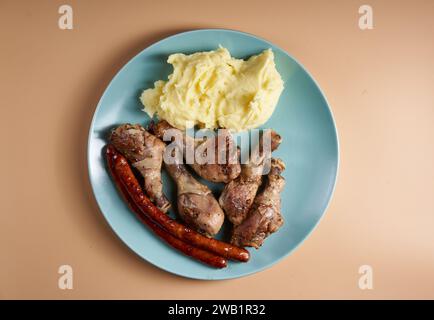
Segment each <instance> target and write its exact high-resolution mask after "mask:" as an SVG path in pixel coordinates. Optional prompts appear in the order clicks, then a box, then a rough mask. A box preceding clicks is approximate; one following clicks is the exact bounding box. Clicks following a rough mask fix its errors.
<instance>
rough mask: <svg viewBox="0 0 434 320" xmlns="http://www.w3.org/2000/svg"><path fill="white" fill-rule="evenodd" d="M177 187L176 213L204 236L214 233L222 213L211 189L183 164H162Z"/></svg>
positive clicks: (219, 226)
mask: <svg viewBox="0 0 434 320" xmlns="http://www.w3.org/2000/svg"><path fill="white" fill-rule="evenodd" d="M164 165H165V167H166V169H167V171H168V172H169V174H170V175H171V176H172V178H173V179H174V180H175V182H176V185H177V187H178V213H179V215H180V216H181V218H182V220H184V221H185V223H186V224H187V225H188V226H190V227H192V228H193V229H195V230H197V231H198V232H200V233H203V234H205V235H206V236H209V237H212V236H214V235H216V234H217V233H218V232H219V230H220V228H221V226H222V224H223V221H224V213H223V211H222V209H221V208H220V206H219V204H218V202H217V200H216V199H215V198H214V195H213V194H212V192H211V190H209V189H208V187H207V186H205V185H203V184H201V183H199V182H198V181H197V180H196V179H195V178H194V177H193V176H192V175H191V174H190V173H189V172H188V171H187V168H186V166H185V165H184V164H177V163H175V164H167V163H165V164H164Z"/></svg>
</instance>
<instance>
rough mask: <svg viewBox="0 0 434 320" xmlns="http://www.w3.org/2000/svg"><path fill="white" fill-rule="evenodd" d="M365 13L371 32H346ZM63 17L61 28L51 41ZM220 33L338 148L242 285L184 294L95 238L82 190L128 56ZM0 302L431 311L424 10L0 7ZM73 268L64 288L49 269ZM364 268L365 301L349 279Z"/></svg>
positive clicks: (265, 4) (433, 54)
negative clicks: (303, 100) (316, 101)
mask: <svg viewBox="0 0 434 320" xmlns="http://www.w3.org/2000/svg"><path fill="white" fill-rule="evenodd" d="M365 2H367V3H369V4H370V5H372V6H373V9H374V24H375V28H374V30H370V31H361V30H360V29H359V28H358V26H357V21H358V17H359V14H358V8H359V6H360V5H362V4H364V3H365ZM64 3H68V4H71V5H72V7H73V9H74V30H72V31H62V30H59V28H58V27H57V19H58V17H59V14H58V13H57V10H58V7H59V6H60V5H61V4H64ZM213 27H216V28H217V27H218V28H232V29H238V30H242V31H246V32H249V33H253V34H257V35H259V36H261V37H264V38H266V39H268V40H270V41H272V42H274V43H275V44H277V45H279V46H280V47H282V48H284V49H285V50H287V51H288V52H290V53H291V54H292V55H294V56H295V57H296V58H297V59H298V60H299V61H300V62H301V63H302V64H304V65H305V66H306V67H307V68H308V69H309V71H310V72H311V73H312V74H313V76H314V77H315V78H316V79H317V80H318V82H319V84H320V85H321V86H322V88H323V89H324V91H325V93H326V95H327V97H328V99H329V101H330V103H331V106H332V109H333V112H334V115H335V118H336V122H337V125H338V129H339V136H340V144H341V167H340V172H339V179H338V184H337V188H336V192H335V194H334V198H333V200H332V202H331V205H330V207H329V209H328V212H327V214H326V216H325V218H324V219H323V220H322V222H321V223H320V225H319V227H318V228H317V229H316V231H315V232H314V233H313V234H312V235H311V237H309V239H308V240H307V241H306V242H305V243H304V244H303V245H302V246H301V247H300V248H299V249H298V250H296V251H295V252H294V253H293V254H292V255H291V256H289V257H288V258H287V259H285V260H284V261H282V262H281V263H279V264H277V265H276V266H274V267H272V268H270V269H268V270H266V271H263V272H260V273H258V274H255V275H252V276H248V277H246V278H241V279H237V280H228V281H216V282H205V281H193V280H188V279H183V278H180V277H177V276H173V275H171V274H168V273H166V272H164V271H160V270H159V269H157V268H155V267H153V266H152V265H150V264H148V263H146V262H144V261H142V260H141V259H140V258H139V257H138V256H136V255H135V254H134V253H132V252H130V251H129V250H128V249H127V248H126V247H125V246H124V245H123V244H122V243H121V241H120V240H119V239H118V238H117V237H116V236H115V235H114V233H113V232H112V231H111V230H110V228H109V227H108V225H107V224H106V222H105V220H104V219H103V217H102V215H101V214H100V212H99V211H98V208H97V205H96V203H95V200H94V198H93V195H92V191H91V188H90V185H89V181H88V177H87V167H86V140H87V133H88V128H89V125H90V121H91V117H92V114H93V112H94V109H95V107H96V104H97V102H98V100H99V98H100V96H101V94H102V92H103V90H104V89H105V87H106V86H107V84H108V83H109V81H110V79H111V78H112V77H113V76H114V75H115V73H116V72H117V70H118V69H119V68H120V67H121V66H122V65H123V64H125V63H126V62H127V61H128V60H129V59H130V58H131V57H133V56H134V55H135V54H136V53H138V52H139V51H140V50H142V49H143V48H145V47H146V46H148V45H149V44H151V43H152V42H154V41H156V40H159V39H161V38H163V37H165V36H168V35H170V34H173V33H176V32H180V31H184V30H188V29H195V28H213ZM0 36H1V38H0V39H1V50H0V81H1V82H0V88H1V89H0V90H1V108H0V112H1V120H2V124H1V126H0V130H1V134H0V139H1V146H2V148H3V151H2V152H1V155H2V156H1V160H0V161H1V165H0V170H1V179H0V181H1V182H0V188H1V190H0V195H1V202H0V213H1V215H0V250H1V255H0V259H1V260H0V298H55V299H70V298H84V299H87V298H145V299H146V298H167V299H183V298H229V299H231V298H246V299H261V298H265V299H269V298H279V299H280V298H358V299H359V298H360V299H366V298H375V299H377V298H434V200H433V189H434V166H433V163H434V145H433V138H434V125H433V120H434V90H433V89H434V88H433V84H434V61H433V58H434V42H433V41H432V39H434V1H430V0H427V1H385V0H383V1H374V0H369V1H347V0H342V1H269V0H267V1H254V0H249V1H233V0H230V1H191V0H189V1H187V0H185V1H167V0H165V1H95V0H93V1H91V0H88V1H4V0H1V1H0ZM61 264H70V265H71V266H72V267H73V268H74V290H70V291H62V290H59V289H58V287H57V279H58V274H57V268H58V267H59V265H61ZM362 264H369V265H371V266H372V267H373V269H374V290H371V291H369V290H367V291H366V290H365V291H362V290H360V289H359V288H358V285H357V284H358V277H359V275H358V268H359V266H360V265H362Z"/></svg>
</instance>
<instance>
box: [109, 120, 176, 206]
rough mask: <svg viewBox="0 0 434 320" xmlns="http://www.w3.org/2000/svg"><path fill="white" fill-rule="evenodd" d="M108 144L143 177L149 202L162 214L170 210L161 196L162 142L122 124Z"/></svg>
mask: <svg viewBox="0 0 434 320" xmlns="http://www.w3.org/2000/svg"><path fill="white" fill-rule="evenodd" d="M109 140H110V142H111V143H112V144H113V145H114V147H115V148H116V149H117V150H119V152H121V153H122V154H124V155H125V157H126V158H127V159H128V160H129V161H130V162H131V164H132V166H133V167H135V168H136V169H137V170H138V171H139V172H140V173H141V175H142V176H143V179H144V189H145V192H146V194H147V195H148V196H149V197H150V199H151V201H153V202H154V203H155V205H156V206H157V207H158V208H159V209H160V210H161V211H163V212H167V210H169V208H170V203H169V200H167V198H166V196H165V195H164V194H163V184H162V182H161V164H162V162H163V152H164V149H165V146H166V145H165V144H164V142H163V141H161V140H160V139H158V138H157V137H155V136H154V135H152V134H150V133H149V132H147V131H146V130H145V129H144V128H143V127H142V126H140V125H138V124H136V125H131V124H128V123H127V124H123V125H121V126H119V127H117V128H116V129H114V130H113V131H112V133H111V135H110V139H109Z"/></svg>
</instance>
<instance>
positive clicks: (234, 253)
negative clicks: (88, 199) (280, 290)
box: [107, 145, 250, 262]
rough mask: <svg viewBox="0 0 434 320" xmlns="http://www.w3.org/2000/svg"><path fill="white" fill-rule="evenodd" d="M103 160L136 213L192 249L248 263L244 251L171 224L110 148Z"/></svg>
mask: <svg viewBox="0 0 434 320" xmlns="http://www.w3.org/2000/svg"><path fill="white" fill-rule="evenodd" d="M107 159H108V160H109V163H112V166H113V170H114V172H115V173H116V175H118V177H119V180H120V181H121V182H122V184H123V185H124V187H125V189H126V191H127V192H128V194H129V195H130V197H131V199H132V201H133V202H134V203H135V204H136V205H137V207H138V208H139V209H140V211H141V212H142V213H143V214H144V215H146V216H148V217H149V218H150V219H152V220H153V221H154V222H156V223H158V224H159V225H160V226H161V227H163V228H164V229H165V230H167V231H168V232H169V233H170V234H172V235H173V236H175V237H176V238H178V239H180V240H182V241H185V242H188V243H190V244H192V245H194V246H195V247H198V248H201V249H204V250H207V251H209V252H213V253H215V254H217V255H219V256H222V257H224V258H227V259H233V260H238V261H242V262H246V261H248V260H249V258H250V254H249V252H248V251H247V250H246V249H243V248H239V247H237V246H234V245H231V244H229V243H225V242H222V241H219V240H216V239H212V238H207V237H205V236H203V235H201V234H199V233H197V232H196V231H194V230H192V229H190V228H188V227H186V226H184V225H182V224H181V223H179V222H177V221H175V220H173V219H172V218H170V217H169V216H167V215H166V214H164V213H163V212H162V211H161V210H159V209H158V208H157V207H156V206H155V205H154V204H153V203H152V202H151V201H150V200H149V198H147V197H146V196H145V195H144V194H143V191H142V189H141V187H140V185H139V183H138V181H137V179H136V177H135V176H134V174H133V172H132V170H131V167H130V166H129V164H128V162H127V160H126V159H125V157H124V156H123V155H121V154H120V153H119V152H118V151H117V150H116V149H115V148H114V147H113V146H112V145H109V146H108V147H107Z"/></svg>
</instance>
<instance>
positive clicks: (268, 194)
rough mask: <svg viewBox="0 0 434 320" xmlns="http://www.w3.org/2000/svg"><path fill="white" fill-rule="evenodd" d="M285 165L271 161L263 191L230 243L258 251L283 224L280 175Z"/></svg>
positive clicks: (280, 161)
mask: <svg viewBox="0 0 434 320" xmlns="http://www.w3.org/2000/svg"><path fill="white" fill-rule="evenodd" d="M283 170H285V165H284V163H283V162H282V160H280V159H272V160H271V169H270V173H269V174H268V177H267V184H266V186H265V188H264V190H263V191H262V192H261V193H260V194H258V195H257V196H256V198H255V200H254V202H253V206H252V208H251V209H250V212H249V214H248V216H247V218H246V219H245V220H244V221H243V223H241V224H240V225H238V226H235V228H234V231H233V234H232V239H231V243H232V244H234V245H236V246H241V247H255V248H256V249H258V248H259V247H260V246H261V245H262V243H263V242H264V240H265V238H266V237H268V236H269V235H270V234H272V233H273V232H276V231H277V230H278V229H279V228H280V227H281V226H282V224H283V218H282V216H281V214H280V193H281V192H282V190H283V187H284V185H285V179H284V178H283V177H282V176H281V173H282V172H283Z"/></svg>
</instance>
